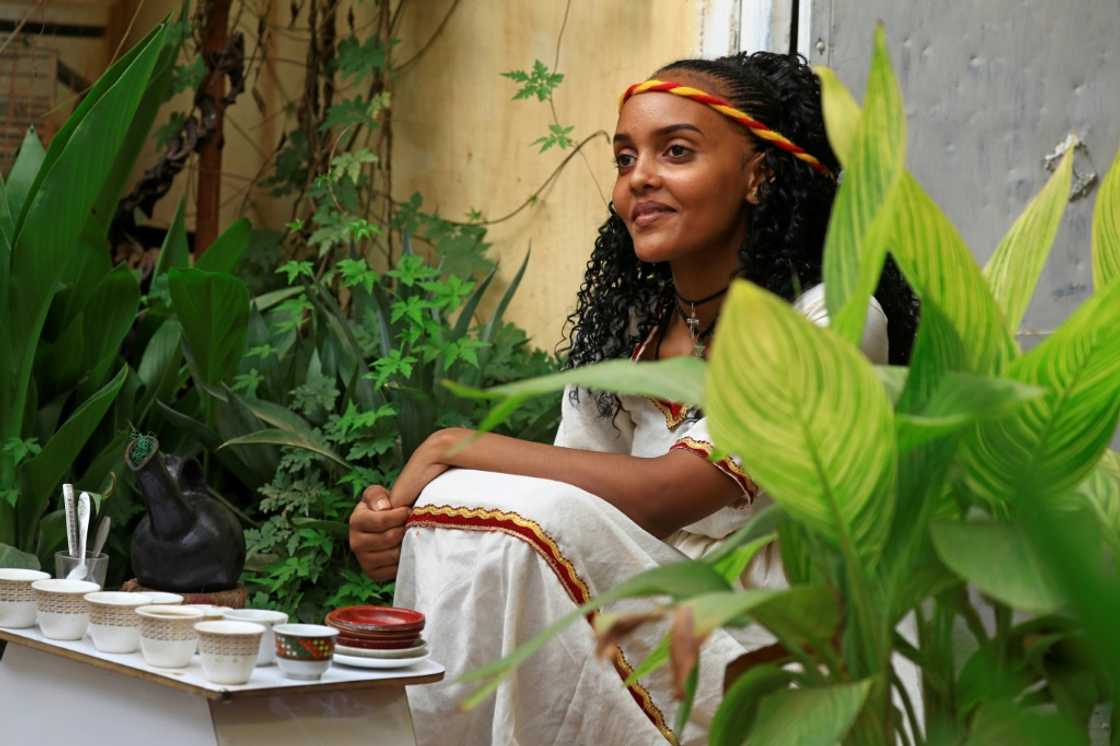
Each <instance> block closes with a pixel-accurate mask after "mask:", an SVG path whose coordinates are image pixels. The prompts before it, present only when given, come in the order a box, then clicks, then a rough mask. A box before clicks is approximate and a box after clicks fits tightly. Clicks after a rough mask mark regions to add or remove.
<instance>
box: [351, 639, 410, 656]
mask: <svg viewBox="0 0 1120 746" xmlns="http://www.w3.org/2000/svg"><path fill="white" fill-rule="evenodd" d="M334 649H335V650H337V651H338V652H340V653H342V654H343V655H347V656H349V657H351V658H382V659H386V658H418V657H420V656H422V655H427V654H428V644H427V643H426V642H424V641H423V640H421V641H420V644H419V645H415V646H413V647H411V648H398V649H396V650H384V649H381V648H375V649H367V648H352V647H350V646H349V645H335V646H334Z"/></svg>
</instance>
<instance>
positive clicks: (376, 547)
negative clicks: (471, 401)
mask: <svg viewBox="0 0 1120 746" xmlns="http://www.w3.org/2000/svg"><path fill="white" fill-rule="evenodd" d="M463 433H464V431H462V430H459V429H456V428H449V429H446V430H440V431H437V432H435V433H433V434H432V435H431V436H429V437H428V438H427V439H426V440H425V441H424V442H423V443H422V444H420V447H418V448H417V449H416V450H415V451H414V452H413V454H412V457H411V458H409V460H408V463H407V464H405V466H404V469H402V470H401V473H400V476H399V477H397V481H396V482H395V483H394V484H393V489H392V491H391V492H390V491H389V490H387V489H385V488H384V487H382V486H381V485H371V486H369V487H366V488H365V490H363V491H362V498H361V500H359V501H358V504H357V505H355V506H354V510H353V511H352V512H351V513H350V549H351V551H353V552H354V555H355V556H356V557H357V558H358V564H359V565H361V567H362V571H363V572H364V573H365V574H366V575H368V576H369V577H370V578H372V579H374V580H378V581H388V580H392V579H393V578H395V577H396V576H397V563H398V562H399V561H400V556H401V542H402V541H404V531H405V522H406V521H407V520H408V516H409V515H410V514H411V513H412V504H413V503H415V502H416V498H417V497H419V496H420V492H421V491H422V490H423V489H424V488H425V487H427V486H428V483H429V482H431V481H432V480H433V479H435V478H436V477H438V476H439V475H440V474H442V473H443V472H445V471H447V469H448V468H450V466H451V465H450V464H448V463H446V461H447V459H446V453H447V452H448V450H449V449H450V447H451V445H452V444H453V443H454V442H456V441H457V440H458V439H460V438H462V437H463Z"/></svg>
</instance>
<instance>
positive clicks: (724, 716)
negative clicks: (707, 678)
mask: <svg viewBox="0 0 1120 746" xmlns="http://www.w3.org/2000/svg"><path fill="white" fill-rule="evenodd" d="M793 679H794V674H793V673H791V672H790V671H785V670H782V669H781V668H778V667H777V666H772V665H762V666H758V667H756V668H752V669H751V670H749V671H747V672H746V673H745V674H743V675H742V676H740V677H739V678H738V679H736V680H735V683H734V684H732V685H731V688H730V689H728V690H727V692H726V693H725V694H724V695H723V701H721V702H720V703H719V709H718V710H716V714H715V717H713V718H712V727H711V729H710V731H709V734H708V743H709V746H742V744H743V742H744V741H746V740H747V734H748V733H749V732H750V729H751V726H752V725H753V724H754V720H755V717H757V715H758V707H759V705H760V704H761V703H762V699H763V698H764V697H765V696H766V695H767V694H770V693H772V692H774V691H775V690H778V689H785V688H786V687H787V686H789V683H790V682H791V681H792V680H793Z"/></svg>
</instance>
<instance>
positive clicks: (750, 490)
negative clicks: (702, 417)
mask: <svg viewBox="0 0 1120 746" xmlns="http://www.w3.org/2000/svg"><path fill="white" fill-rule="evenodd" d="M678 449H679V450H685V451H690V452H692V453H696V454H698V455H701V456H703V457H704V458H706V459H707V460H708V461H711V463H712V465H713V466H715V467H716V468H717V469H719V470H720V471H722V472H723V473H724V474H726V475H727V476H729V477H731V478H732V479H733V480H735V483H736V484H737V485H739V488H740V489H741V490H743V495H744V496H745V497H746V504H747V505H750V504H751V502H753V501H754V498H755V495H757V494H758V485H757V484H755V483H754V480H752V479H751V478H750V477H749V476H748V475H747V473H746V472H745V471H743V468H742V467H741V466H739V464H737V463H736V462H735V459H733V458H731V457H730V456H725V457H723V458H721V459H720V460H719V461H712V453H714V452H715V446H713V445H712V444H711V443H709V442H707V441H706V440H697V439H696V438H687V437H686V438H681V439H680V440H678V441H677V442H676V443H674V444H673V445H672V446H671V447H670V448H669V450H671V451H673V450H678ZM735 507H740V506H739V505H736V506H735ZM743 507H745V506H743Z"/></svg>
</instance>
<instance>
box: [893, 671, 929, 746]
mask: <svg viewBox="0 0 1120 746" xmlns="http://www.w3.org/2000/svg"><path fill="white" fill-rule="evenodd" d="M891 686H893V687H894V688H895V690H896V691H897V692H898V698H899V699H901V700H902V708H903V709H904V710H905V711H906V719H907V720H908V721H909V722H910V733H911V734H912V735H913V737H914V741H913V743H914V746H921V744H923V743H925V739H924V738H923V737H922V730H921V726H920V725H919V724H918V716H917V714H916V713H915V711H914V703H913V702H912V701H911V700H910V692H908V691H906V687H905V686H903V685H902V679H900V678H898V674H897V673H896V672H895V670H894V667H893V666H892V667H891Z"/></svg>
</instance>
